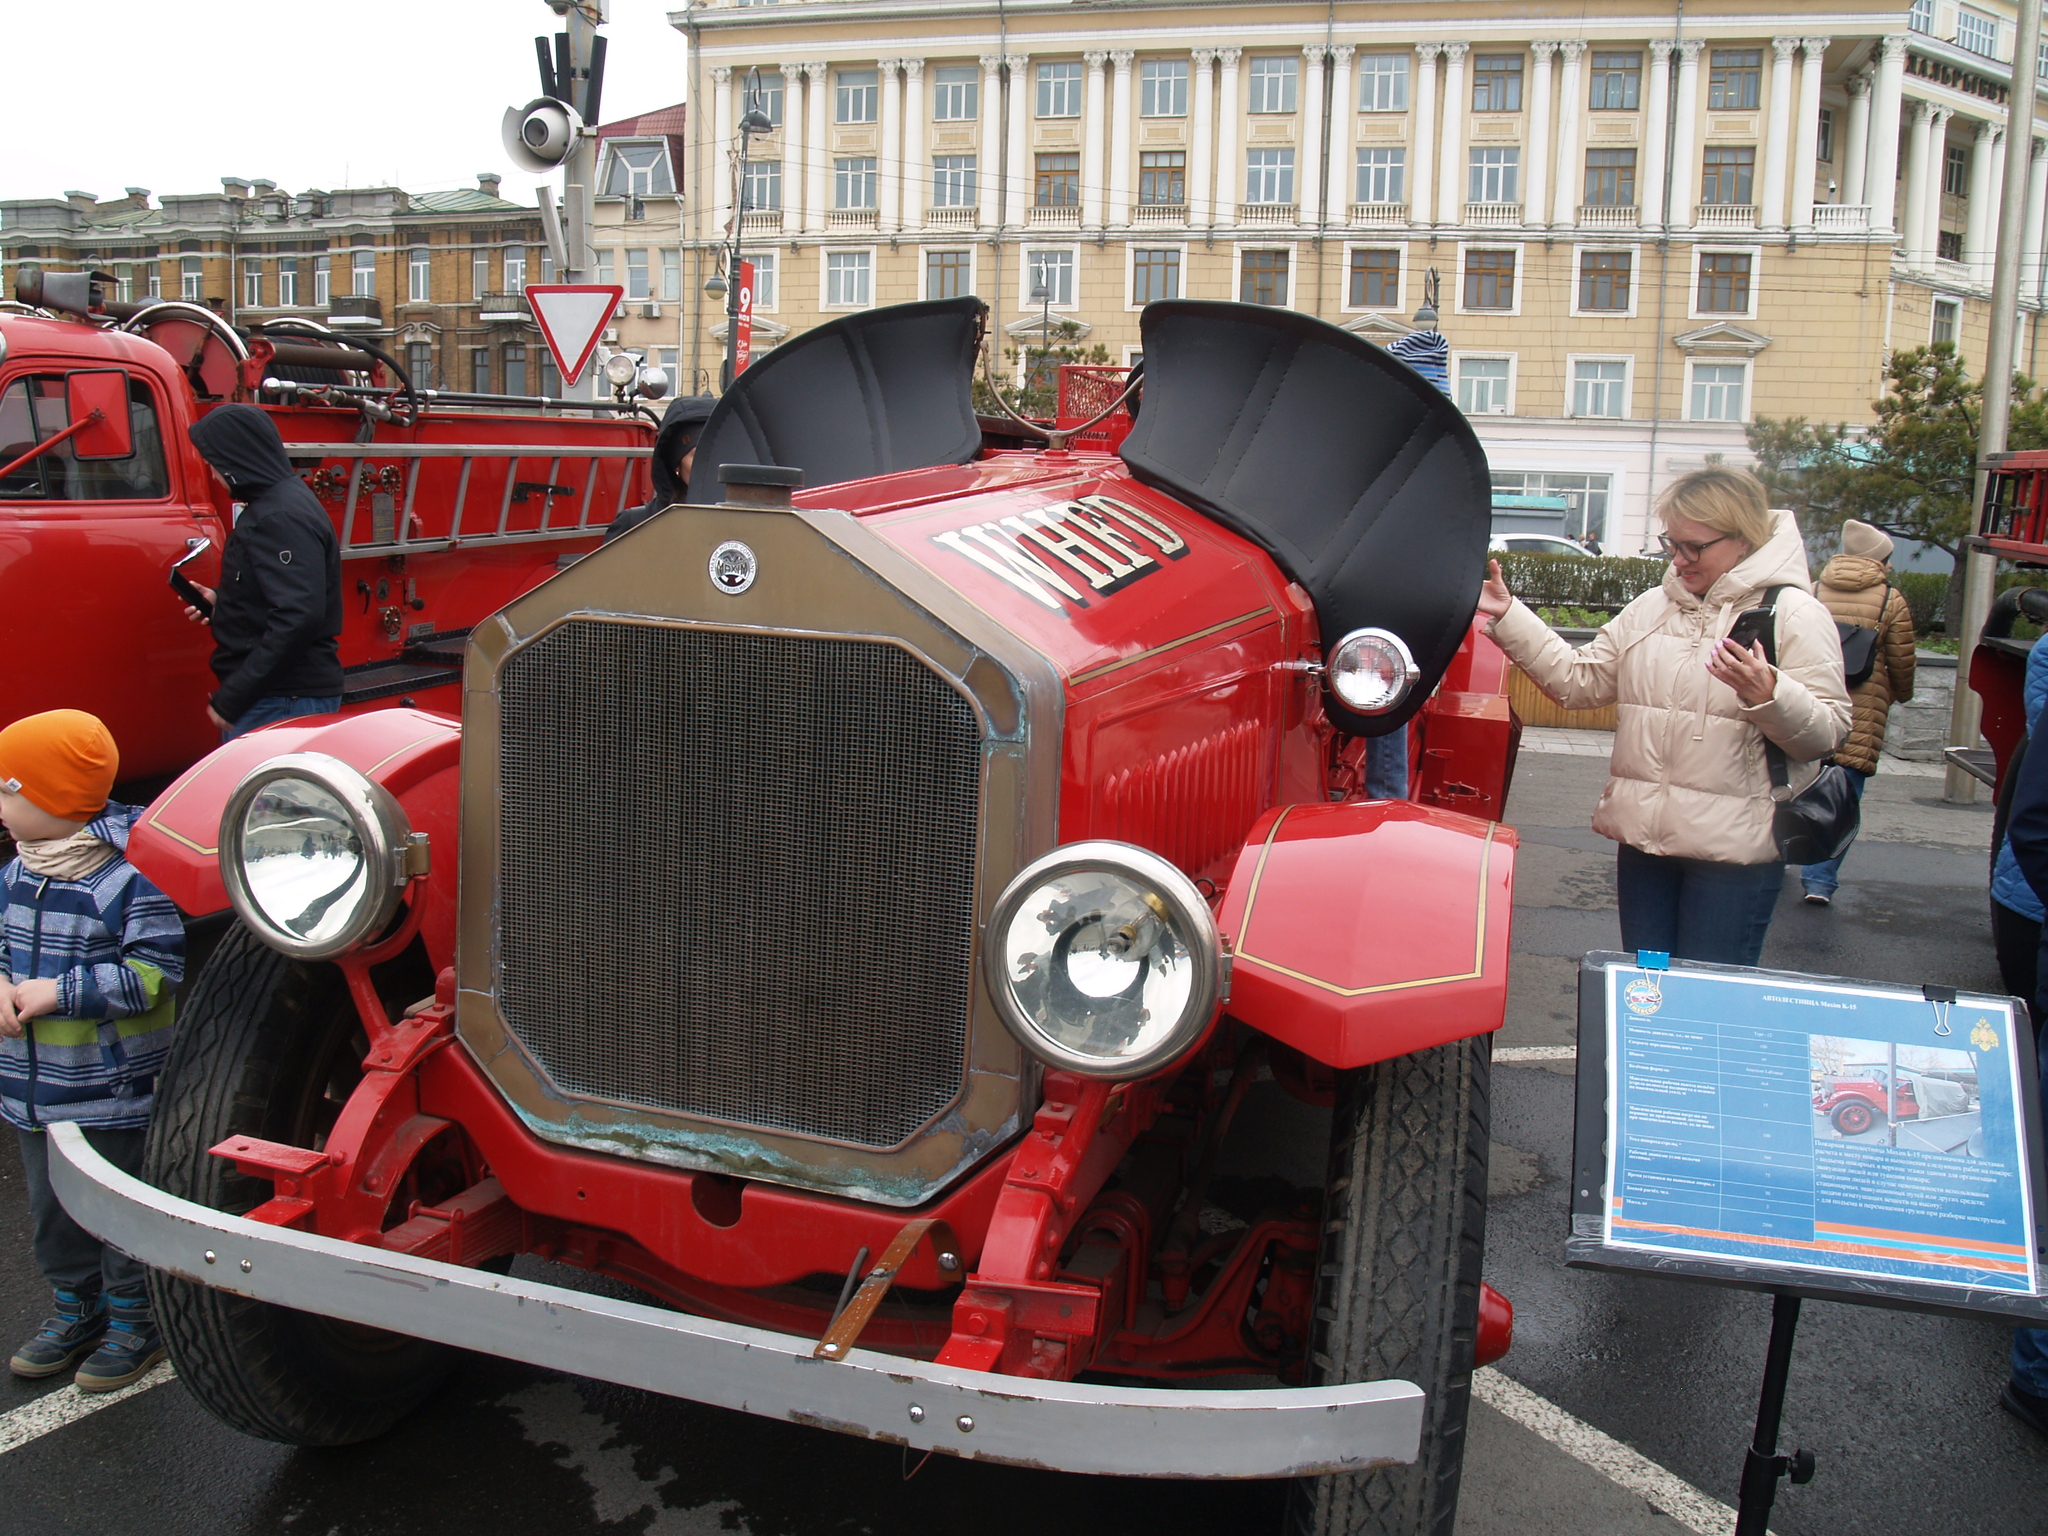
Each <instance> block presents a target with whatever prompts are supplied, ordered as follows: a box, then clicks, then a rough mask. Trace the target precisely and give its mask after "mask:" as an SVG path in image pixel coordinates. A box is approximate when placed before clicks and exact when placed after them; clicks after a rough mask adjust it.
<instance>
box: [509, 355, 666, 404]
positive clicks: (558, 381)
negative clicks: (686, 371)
mask: <svg viewBox="0 0 2048 1536" xmlns="http://www.w3.org/2000/svg"><path fill="white" fill-rule="evenodd" d="M668 378H669V383H670V385H671V386H673V385H674V383H675V379H676V376H675V374H674V373H673V372H671V373H670V374H669V376H668ZM540 392H541V394H543V395H544V396H546V397H547V398H548V399H550V400H559V399H561V398H562V372H561V370H560V369H559V368H557V367H556V366H555V355H554V354H553V353H552V352H550V351H548V349H547V348H546V347H542V348H541V349H540Z"/></svg>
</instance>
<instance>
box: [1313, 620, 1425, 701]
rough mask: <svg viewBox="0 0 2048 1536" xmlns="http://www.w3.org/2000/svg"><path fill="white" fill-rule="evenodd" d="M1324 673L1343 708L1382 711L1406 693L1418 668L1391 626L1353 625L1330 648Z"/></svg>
mask: <svg viewBox="0 0 2048 1536" xmlns="http://www.w3.org/2000/svg"><path fill="white" fill-rule="evenodd" d="M1326 675H1327V676H1328V678H1329V680H1330V689H1331V691H1332V692H1334V693H1335V694H1336V695H1337V697H1338V698H1339V699H1340V700H1342V701H1343V704H1344V707H1345V708H1346V709H1349V710H1353V711H1355V712H1357V713H1358V714H1361V715H1384V714H1385V713H1386V712H1387V711H1388V710H1390V709H1392V708H1393V707H1394V706H1395V705H1397V704H1399V703H1400V702H1401V701H1402V700H1403V699H1405V698H1407V697H1408V690H1409V689H1411V688H1413V687H1414V686H1415V682H1416V679H1417V678H1419V677H1421V676H1422V671H1421V669H1420V668H1418V667H1417V666H1416V665H1415V658H1414V657H1413V656H1412V655H1410V654H1409V652H1408V646H1407V643H1406V642H1405V641H1403V640H1402V638H1401V637H1400V636H1399V635H1397V634H1395V633H1394V632H1393V631H1392V630H1386V629H1354V630H1353V631H1351V633H1350V634H1348V635H1346V636H1345V637H1344V638H1343V639H1342V640H1339V641H1338V642H1337V644H1336V647H1335V648H1334V649H1333V650H1332V651H1331V652H1330V659H1329V661H1328V663H1327V664H1326Z"/></svg>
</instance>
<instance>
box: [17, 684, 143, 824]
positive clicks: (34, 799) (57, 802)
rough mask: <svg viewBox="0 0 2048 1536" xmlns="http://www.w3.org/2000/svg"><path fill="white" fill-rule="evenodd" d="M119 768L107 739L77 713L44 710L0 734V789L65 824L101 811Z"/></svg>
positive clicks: (95, 722) (94, 719)
mask: <svg viewBox="0 0 2048 1536" xmlns="http://www.w3.org/2000/svg"><path fill="white" fill-rule="evenodd" d="M120 766H121V753H120V749H119V748H117V747H116V746H115V745H114V738H113V735H112V733H110V732H109V731H108V730H107V728H106V727H105V726H104V725H102V724H101V723H100V721H99V717H98V716H96V715H88V714H87V713H86V712H85V711H84V710H82V709H52V710H46V711H45V712H44V713H42V714H40V715H30V716H28V717H27V718H26V719H22V720H17V721H15V722H14V724H12V725H10V726H8V727H7V729H6V730H4V731H0V789H8V790H13V791H15V792H17V793H19V794H21V795H22V796H23V797H25V798H26V799H27V800H28V801H29V802H30V803H31V804H33V805H35V806H37V807H38V808H39V809H41V810H45V811H48V812H49V813H50V814H51V815H52V816H55V817H58V818H59V819H61V820H64V821H91V820H92V819H93V817H95V816H97V815H99V813H100V812H101V811H103V810H105V809H106V808H107V793H108V791H110V790H111V789H113V787H114V774H115V773H116V771H117V770H118V769H119V768H120Z"/></svg>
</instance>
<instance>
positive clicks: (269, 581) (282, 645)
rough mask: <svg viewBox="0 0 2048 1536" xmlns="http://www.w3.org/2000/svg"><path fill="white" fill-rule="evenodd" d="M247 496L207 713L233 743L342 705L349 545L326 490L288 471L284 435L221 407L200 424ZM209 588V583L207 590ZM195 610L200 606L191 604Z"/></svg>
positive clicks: (195, 435) (247, 409) (220, 614)
mask: <svg viewBox="0 0 2048 1536" xmlns="http://www.w3.org/2000/svg"><path fill="white" fill-rule="evenodd" d="M192 446H193V447H195V448H197V449H198V450H199V451H200V453H201V454H203V455H204V456H205V458H206V462H207V463H209V464H211V465H212V466H213V467H214V469H215V470H217V471H218V472H219V474H220V477H221V478H222V479H223V480H225V481H227V483H228V490H229V491H230V493H232V494H233V496H234V498H235V500H236V501H238V502H241V503H243V505H242V509H241V512H240V515H239V516H237V517H236V519H235V524H234V530H233V531H232V532H231V533H230V534H229V535H228V542H227V548H226V549H224V550H222V551H221V561H220V588H219V590H218V591H215V592H207V596H208V597H209V598H210V599H211V600H212V602H213V674H214V676H215V677H216V678H218V679H219V683H220V686H219V687H217V688H216V689H215V690H214V693H213V697H212V698H211V699H209V700H208V701H207V708H206V713H207V716H208V718H210V719H211V720H212V721H213V723H214V724H215V725H217V726H219V727H220V732H221V740H222V741H230V740H232V739H233V738H235V737H237V736H240V735H241V734H242V733H243V732H245V731H253V730H254V729H255V728H256V727H257V726H259V725H269V724H270V723H271V722H272V721H275V720H289V719H292V718H293V717H294V716H298V715H324V714H330V713H332V712H333V711H335V710H337V709H339V708H341V651H340V637H341V546H340V545H339V544H338V543H337V542H336V540H335V537H334V523H333V520H332V519H331V518H329V517H328V515H327V509H326V508H325V507H323V506H321V505H320V501H319V498H318V497H316V496H315V495H314V494H313V493H312V491H311V490H309V489H308V488H307V487H306V484H305V482H304V481H302V480H300V479H299V477H298V476H297V475H296V474H294V473H293V472H292V466H291V460H289V459H288V458H286V457H285V452H284V439H282V438H281V437H279V436H278V433H277V427H276V426H275V424H273V423H272V421H271V419H270V418H269V417H268V416H266V415H265V414H264V413H263V412H262V411H260V410H258V409H257V408H256V407H255V406H253V405H223V406H220V407H218V408H217V409H215V410H214V411H212V412H211V413H210V414H208V415H206V416H204V417H202V418H201V419H200V421H199V422H198V424H197V425H195V426H194V427H193V428H192ZM200 590H201V591H206V589H205V588H203V587H202V588H201V589H200ZM186 615H187V617H189V618H194V619H197V618H199V617H200V615H199V613H198V612H197V611H196V610H194V609H189V608H188V609H187V610H186Z"/></svg>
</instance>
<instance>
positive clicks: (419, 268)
mask: <svg viewBox="0 0 2048 1536" xmlns="http://www.w3.org/2000/svg"><path fill="white" fill-rule="evenodd" d="M405 264H406V284H405V296H406V298H408V299H410V300H411V301H412V302H413V303H415V304H424V303H426V302H427V301H428V300H429V299H431V298H433V296H434V259H433V255H432V253H431V252H429V251H428V250H427V248H426V247H425V246H416V247H415V248H414V249H413V250H412V251H410V252H408V253H407V255H406V259H405Z"/></svg>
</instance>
